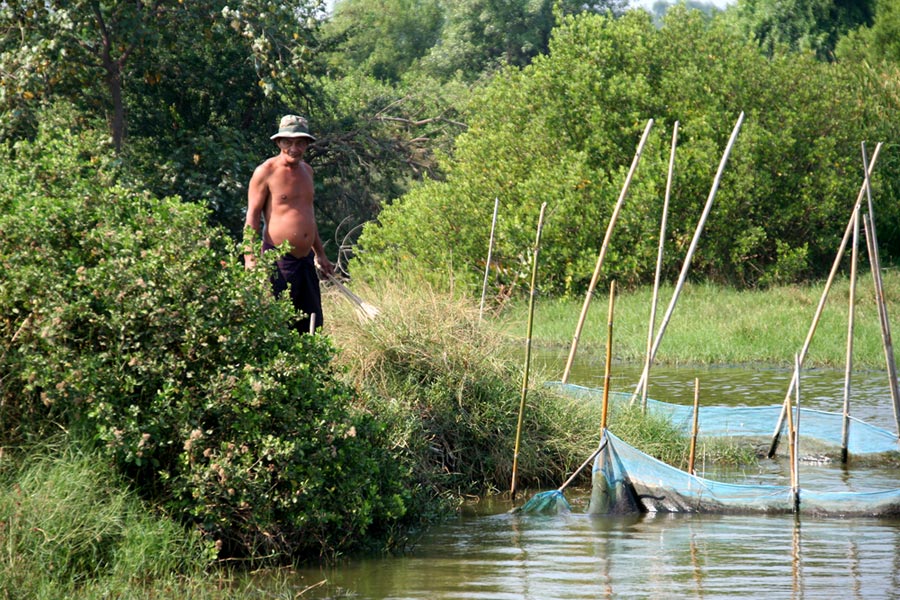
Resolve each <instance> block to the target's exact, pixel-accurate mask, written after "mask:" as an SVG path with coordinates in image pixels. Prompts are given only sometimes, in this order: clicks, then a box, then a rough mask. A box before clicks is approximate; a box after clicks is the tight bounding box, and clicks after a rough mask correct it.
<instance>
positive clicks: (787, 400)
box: [767, 142, 882, 458]
mask: <svg viewBox="0 0 900 600" xmlns="http://www.w3.org/2000/svg"><path fill="white" fill-rule="evenodd" d="M881 145H882V144H881V142H879V143H878V145H877V146H876V147H875V152H874V153H873V154H872V162H871V163H870V164H869V167H868V169H866V175H867V176H868V175H871V174H872V169H874V168H875V161H876V160H877V159H878V154H879V152H880V151H881ZM865 192H866V183H865V181H863V184H862V187H861V188H860V190H859V195H858V196H857V197H856V204H854V205H853V207H854V208H853V211H854V213H855V211H856V210H857V208H858V207H859V206H860V205H861V203H862V200H863V195H864V194H865ZM852 230H853V213H851V216H850V221H849V222H848V223H847V227H846V229H845V230H844V237H843V238H841V245H840V247H839V248H838V251H837V254H836V255H835V257H834V263H832V265H831V272H830V273H829V274H828V279H827V281H826V282H825V289H824V290H822V297H821V298H819V305H818V306H817V307H816V313H815V315H814V316H813V320H812V323H811V324H810V326H809V331H808V332H807V334H806V340H804V342H803V347H802V348H801V350H800V361H799V362H800V364H801V365H802V364H803V362H804V361H805V360H806V353H807V352H808V351H809V345H810V343H811V342H812V338H813V335H815V333H816V328H817V327H818V325H819V319H820V318H821V317H822V310H823V309H824V308H825V301H826V300H827V299H828V292H829V290H830V289H831V284H832V283H833V282H834V277H835V275H836V274H837V271H838V268H839V267H840V265H841V258H843V255H844V250H845V249H846V248H847V242H848V241H849V239H850V234H851V233H852ZM797 377H798V373H797V371H796V370H794V373H793V375H792V376H791V382H790V384H788V391H787V394H785V396H784V402H783V403H782V405H781V413H780V414H779V415H778V423H777V424H776V425H775V432H774V433H773V434H772V443H771V444H770V445H769V452H768V454H767V456H768V457H769V458H772V457H773V456H775V451H776V450H777V449H778V438H779V437H780V436H781V430H782V428H783V427H784V417H785V411H786V410H787V407H788V406H789V405H790V401H791V395H792V394H793V393H794V386H796V385H797Z"/></svg>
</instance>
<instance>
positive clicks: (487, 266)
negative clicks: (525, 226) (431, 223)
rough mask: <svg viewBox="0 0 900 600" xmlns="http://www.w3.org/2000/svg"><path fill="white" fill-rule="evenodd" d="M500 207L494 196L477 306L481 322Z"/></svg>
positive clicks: (498, 200) (498, 199) (497, 199)
mask: <svg viewBox="0 0 900 600" xmlns="http://www.w3.org/2000/svg"><path fill="white" fill-rule="evenodd" d="M499 207H500V198H494V217H493V218H492V219H491V239H490V241H489V242H488V254H487V263H485V265H484V283H482V284H481V306H479V307H478V322H479V323H481V315H482V314H483V313H484V296H485V294H486V293H487V283H488V274H489V273H490V272H491V253H492V252H493V250H494V229H495V228H496V227H497V209H498V208H499Z"/></svg>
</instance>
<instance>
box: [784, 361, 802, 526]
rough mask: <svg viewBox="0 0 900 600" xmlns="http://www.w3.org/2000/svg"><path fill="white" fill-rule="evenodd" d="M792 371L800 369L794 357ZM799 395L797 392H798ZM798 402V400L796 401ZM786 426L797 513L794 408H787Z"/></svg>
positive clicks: (794, 507)
mask: <svg viewBox="0 0 900 600" xmlns="http://www.w3.org/2000/svg"><path fill="white" fill-rule="evenodd" d="M794 369H795V371H794V372H795V373H798V372H799V369H800V361H799V359H798V358H797V357H796V356H795V358H794ZM794 389H796V390H799V389H800V385H799V384H798V385H796V386H795V387H794ZM798 394H799V391H798ZM798 402H799V399H798ZM787 424H788V465H789V470H790V474H791V501H792V506H793V511H794V512H797V509H798V508H799V505H800V500H799V495H798V491H797V465H798V463H797V460H796V453H797V444H796V441H797V429H796V428H795V426H794V407H793V406H790V405H789V406H788V410H787Z"/></svg>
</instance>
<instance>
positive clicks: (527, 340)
mask: <svg viewBox="0 0 900 600" xmlns="http://www.w3.org/2000/svg"><path fill="white" fill-rule="evenodd" d="M546 208H547V203H546V202H544V203H543V204H541V214H540V216H539V217H538V226H537V236H536V237H535V240H534V255H533V257H532V262H531V297H530V298H529V300H528V334H527V335H526V336H525V375H524V376H523V378H522V397H521V399H520V400H519V420H518V423H517V425H516V444H515V448H514V450H513V464H512V484H511V485H510V488H509V495H510V496H511V498H512V500H513V501H515V499H516V472H517V469H518V465H519V442H520V441H521V439H522V421H523V417H524V415H525V398H526V396H527V395H528V370H529V366H530V365H531V330H532V326H533V325H534V296H535V288H536V284H537V265H538V249H539V248H540V245H541V230H542V229H543V227H544V210H545V209H546Z"/></svg>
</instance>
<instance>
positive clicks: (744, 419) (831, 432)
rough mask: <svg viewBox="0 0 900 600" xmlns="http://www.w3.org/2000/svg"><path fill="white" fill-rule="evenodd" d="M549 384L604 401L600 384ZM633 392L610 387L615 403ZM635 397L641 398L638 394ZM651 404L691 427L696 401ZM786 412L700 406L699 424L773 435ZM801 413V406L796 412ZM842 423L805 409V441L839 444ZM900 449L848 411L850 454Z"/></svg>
mask: <svg viewBox="0 0 900 600" xmlns="http://www.w3.org/2000/svg"><path fill="white" fill-rule="evenodd" d="M546 385H547V386H548V387H550V388H553V389H555V390H556V391H557V392H558V393H560V394H564V395H566V396H569V397H573V398H583V399H585V400H588V401H592V402H594V401H596V402H600V401H601V400H602V398H603V391H602V390H600V389H597V388H590V387H584V386H579V385H573V384H570V383H561V382H550V383H547V384H546ZM631 398H632V394H629V393H627V392H610V394H609V401H610V405H611V406H612V407H613V408H614V406H615V405H616V404H618V403H622V404H624V403H629V402H630V401H631ZM635 402H640V398H637V399H636V400H635ZM647 410H648V411H649V412H651V413H655V414H659V415H663V416H665V417H666V419H667V420H668V421H670V422H671V423H672V424H673V425H675V426H677V427H679V428H681V429H682V430H683V431H684V432H686V433H690V431H691V428H692V425H693V418H694V407H693V406H684V405H680V404H670V403H668V402H660V401H658V400H652V399H649V398H648V399H647ZM780 414H781V405H771V406H752V407H751V406H701V407H700V411H699V416H698V419H697V421H698V428H699V430H700V435H701V436H703V437H747V438H772V437H773V436H774V434H775V427H776V425H777V424H778V418H779V415H780ZM795 414H796V412H795ZM842 428H843V415H842V414H840V413H834V412H827V411H822V410H815V409H811V408H801V409H800V427H799V429H800V437H801V439H803V440H804V441H806V440H814V441H816V442H819V443H820V444H822V446H823V448H822V449H825V450H827V448H828V447H831V448H832V449H840V447H841V436H842V433H841V432H842ZM898 450H900V440H898V437H897V434H895V433H893V432H890V431H888V430H887V429H883V428H881V427H876V426H874V425H871V424H869V423H866V422H865V421H862V420H860V419H857V418H855V417H849V426H848V438H847V451H848V452H849V453H850V454H860V455H866V454H878V453H882V452H896V451H898Z"/></svg>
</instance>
